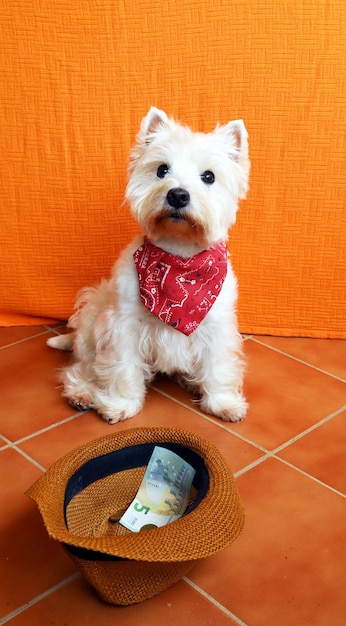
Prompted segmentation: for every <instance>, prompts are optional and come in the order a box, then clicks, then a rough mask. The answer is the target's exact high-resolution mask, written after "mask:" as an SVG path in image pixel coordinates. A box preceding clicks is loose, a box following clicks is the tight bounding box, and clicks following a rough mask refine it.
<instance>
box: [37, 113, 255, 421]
mask: <svg viewBox="0 0 346 626" xmlns="http://www.w3.org/2000/svg"><path fill="white" fill-rule="evenodd" d="M163 163H165V164H167V166H168V167H169V170H168V172H167V174H166V176H165V177H164V178H163V179H162V178H159V177H158V176H157V169H158V166H159V165H161V164H163ZM249 167H250V164H249V161H248V154H247V133H246V130H245V126H244V124H243V122H242V121H241V120H240V121H236V122H230V123H229V124H227V125H225V126H217V127H216V129H215V131H214V132H212V133H207V134H204V133H193V132H192V131H191V130H190V129H189V128H187V127H184V126H182V125H180V124H179V123H177V122H175V121H174V120H172V119H169V118H168V117H167V115H166V114H165V113H164V112H163V111H160V110H158V109H156V108H154V107H152V108H151V109H150V111H149V113H148V114H147V116H146V117H145V118H144V119H143V121H142V124H141V128H140V131H139V134H138V136H137V144H136V146H135V147H134V148H133V150H132V153H131V161H130V166H129V181H128V186H127V190H126V197H127V200H128V202H129V204H130V208H131V211H132V214H133V216H134V217H135V218H136V220H137V221H138V223H139V225H140V226H141V228H142V230H143V232H144V233H145V234H146V235H147V236H148V237H149V238H150V240H151V241H152V242H153V243H155V245H157V246H159V247H161V248H163V249H164V250H166V251H168V252H170V253H173V254H178V255H180V256H185V257H190V256H192V255H194V254H196V253H198V252H200V251H201V250H203V249H205V248H208V247H210V246H211V245H213V244H215V243H217V242H219V241H221V240H223V241H226V240H227V237H228V229H229V228H230V226H231V225H232V224H233V223H234V221H235V215H236V211H237V206H238V198H240V197H245V195H246V190H247V182H248V173H249ZM206 170H208V171H212V172H213V173H214V175H215V182H214V183H213V184H206V183H205V182H203V180H202V179H201V175H202V174H203V172H205V171H206ZM177 187H179V188H183V189H184V190H187V191H188V192H189V194H190V201H189V203H188V205H187V206H186V207H184V208H183V209H182V210H181V211H180V219H178V220H177V219H175V217H176V213H175V214H174V210H173V209H172V207H171V206H169V203H168V201H167V193H168V191H169V190H170V189H172V188H177ZM142 241H143V238H142V237H140V238H136V239H135V240H134V241H133V242H132V243H131V244H130V245H129V246H128V247H127V248H126V249H125V250H124V251H123V253H122V255H121V256H120V258H119V260H118V261H117V262H116V264H115V265H114V268H113V271H112V276H111V278H110V280H108V281H106V280H103V281H102V282H101V283H100V285H99V286H98V287H96V288H87V289H84V290H82V291H81V293H80V294H79V297H78V300H77V303H76V308H77V311H76V313H75V314H74V315H73V316H72V317H71V318H70V320H69V326H70V327H71V328H72V329H74V332H73V333H71V334H70V335H61V336H57V337H53V338H50V339H49V340H48V344H49V345H50V346H52V347H55V348H60V349H65V350H68V349H73V354H74V362H73V363H72V364H71V365H70V366H68V367H66V368H64V369H63V370H62V372H61V380H62V382H63V386H64V391H63V394H64V396H65V397H67V398H68V399H69V401H70V402H71V404H72V405H73V406H75V407H77V408H79V409H85V408H88V407H92V408H94V409H96V410H97V411H98V412H99V413H100V414H101V415H102V417H103V418H104V419H105V420H106V421H108V422H109V423H115V422H118V421H120V420H124V419H127V418H129V417H132V416H133V415H135V414H136V413H137V412H138V411H140V410H141V408H142V406H143V403H144V398H145V393H146V387H147V385H148V383H149V382H150V381H151V380H152V379H153V377H154V376H155V374H156V373H157V372H163V373H166V374H168V375H173V374H177V375H178V376H179V380H180V381H182V382H183V383H184V384H186V385H187V386H188V388H191V389H194V390H196V391H197V392H198V394H199V395H200V405H201V408H202V409H203V410H204V411H206V412H208V413H211V414H214V415H216V416H218V417H220V418H221V419H224V420H231V421H238V420H240V419H242V418H244V416H245V413H246V408H247V404H246V402H245V400H244V398H243V396H242V392H241V387H242V380H243V360H242V354H241V337H240V335H239V333H238V331H237V320H236V313H235V305H236V300H237V281H236V278H235V276H234V274H233V270H232V267H231V264H230V262H228V272H227V276H226V280H225V282H224V284H223V287H222V290H221V293H220V295H219V297H218V298H217V300H216V302H215V303H214V305H213V307H212V308H211V309H210V311H209V313H208V314H207V316H206V317H205V318H204V320H203V321H202V322H201V324H200V326H199V327H198V328H197V330H195V331H194V332H193V333H192V334H191V335H190V336H185V335H183V334H182V333H180V332H178V331H177V330H175V329H173V328H171V327H169V326H167V325H165V324H164V323H163V322H162V321H160V320H159V319H157V318H156V317H155V316H154V315H153V314H151V313H150V312H149V311H148V310H147V309H146V308H145V307H144V305H143V304H142V303H141V301H140V299H139V288H138V279H137V272H136V268H135V265H134V261H133V256H132V255H133V253H134V251H135V250H136V249H137V248H138V247H139V246H140V245H141V243H142Z"/></svg>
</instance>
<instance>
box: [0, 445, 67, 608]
mask: <svg viewBox="0 0 346 626" xmlns="http://www.w3.org/2000/svg"><path fill="white" fill-rule="evenodd" d="M0 467H1V483H0V509H1V515H0V580H1V585H0V619H1V617H3V616H4V615H6V614H7V613H10V612H11V611H13V610H15V609H16V608H18V607H20V606H22V605H23V604H24V603H26V602H28V601H29V600H30V599H31V598H32V597H34V596H36V595H38V594H40V593H42V592H44V591H45V590H46V589H49V588H50V587H51V586H52V585H54V584H56V583H57V582H58V581H59V580H61V579H62V578H64V577H65V576H67V575H68V574H69V573H71V571H73V570H74V566H73V565H72V564H71V563H70V560H69V559H68V558H67V557H66V556H65V554H64V553H63V551H62V549H61V546H59V545H58V544H57V543H56V542H54V541H51V540H50V539H49V538H48V536H47V533H46V532H45V531H44V529H43V527H42V520H41V517H40V515H39V513H38V511H37V510H36V509H35V506H34V504H33V503H32V502H31V501H30V500H29V499H28V498H27V497H26V496H25V495H24V492H25V491H26V489H27V488H28V487H29V486H30V485H31V484H32V483H33V482H34V481H35V480H37V478H39V476H40V475H41V471H40V470H39V469H38V468H36V467H35V466H34V465H32V464H31V463H30V462H29V461H27V460H26V459H25V458H24V457H23V456H21V455H20V454H19V453H18V452H16V451H15V450H12V449H7V450H3V451H2V452H0Z"/></svg>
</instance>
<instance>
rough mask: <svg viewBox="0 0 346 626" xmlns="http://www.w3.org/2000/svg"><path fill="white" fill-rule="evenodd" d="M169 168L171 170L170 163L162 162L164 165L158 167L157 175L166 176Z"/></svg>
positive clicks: (159, 176)
mask: <svg viewBox="0 0 346 626" xmlns="http://www.w3.org/2000/svg"><path fill="white" fill-rule="evenodd" d="M168 170H169V167H168V165H167V164H166V163H162V165H159V167H158V168H157V172H156V175H157V177H158V178H164V177H165V176H166V174H167V172H168Z"/></svg>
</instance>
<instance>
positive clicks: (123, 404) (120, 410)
mask: <svg viewBox="0 0 346 626" xmlns="http://www.w3.org/2000/svg"><path fill="white" fill-rule="evenodd" d="M142 406H143V399H142V398H141V399H137V400H135V399H127V398H117V399H116V400H112V401H111V402H107V403H102V405H99V406H98V407H97V408H96V410H97V412H98V413H99V414H100V415H101V417H102V419H103V420H105V422H107V423H108V424H117V422H123V421H125V420H127V419H130V418H131V417H133V416H134V415H136V413H138V412H139V411H140V410H141V408H142Z"/></svg>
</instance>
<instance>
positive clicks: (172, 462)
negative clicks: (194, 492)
mask: <svg viewBox="0 0 346 626" xmlns="http://www.w3.org/2000/svg"><path fill="white" fill-rule="evenodd" d="M195 473H196V471H195V470H194V468H193V467H192V466H191V465H190V464H189V463H187V462H186V461H184V459H182V458H181V457H180V456H178V455H177V454H175V452H172V451H171V450H168V449H167V448H163V447H161V446H155V448H154V450H153V453H152V455H151V457H150V459H149V463H148V466H147V469H146V471H145V474H144V476H143V479H142V482H141V484H140V487H139V490H138V492H137V494H136V496H135V498H134V500H133V501H132V502H131V504H130V506H129V507H128V509H127V510H126V511H125V513H124V514H123V516H122V517H121V519H120V520H119V522H120V524H122V525H123V526H125V527H126V528H128V529H129V530H132V531H133V532H140V531H143V530H150V529H152V528H156V527H159V526H164V525H165V524H169V523H170V522H174V521H175V520H177V519H179V517H181V516H182V515H183V513H184V511H185V509H186V507H187V504H188V501H189V494H190V489H191V485H192V481H193V478H194V476H195Z"/></svg>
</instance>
